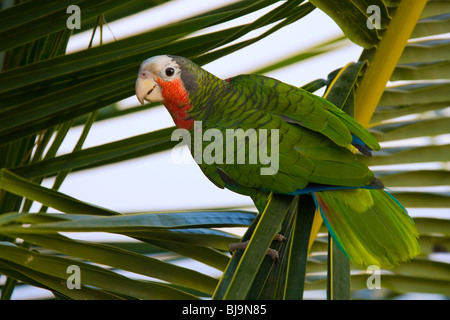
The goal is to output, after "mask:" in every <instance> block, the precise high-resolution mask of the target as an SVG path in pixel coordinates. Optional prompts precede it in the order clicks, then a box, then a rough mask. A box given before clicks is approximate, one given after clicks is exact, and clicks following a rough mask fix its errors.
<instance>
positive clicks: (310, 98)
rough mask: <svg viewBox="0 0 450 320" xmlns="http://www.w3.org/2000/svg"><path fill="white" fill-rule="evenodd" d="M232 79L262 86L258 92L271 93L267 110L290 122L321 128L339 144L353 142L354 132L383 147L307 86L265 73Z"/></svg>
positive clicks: (350, 118)
mask: <svg viewBox="0 0 450 320" xmlns="http://www.w3.org/2000/svg"><path fill="white" fill-rule="evenodd" d="M230 82H232V83H233V84H234V85H242V86H247V87H255V86H256V87H258V90H259V92H258V94H262V95H265V96H268V97H270V99H269V105H268V106H266V107H267V109H266V111H268V112H270V113H272V114H275V115H278V116H281V117H282V118H283V119H284V120H285V121H286V122H292V123H296V124H299V125H301V126H303V127H305V128H307V129H310V130H313V131H316V132H320V133H321V134H323V135H325V136H326V137H328V138H329V139H330V140H332V141H333V142H334V143H336V144H337V145H339V146H343V147H345V146H348V145H350V144H351V143H352V140H353V138H352V134H353V135H355V136H356V137H358V138H360V139H361V140H362V141H363V142H364V143H366V145H367V146H369V147H370V148H371V149H372V150H375V151H377V150H380V146H379V144H378V142H377V140H376V139H375V138H374V137H373V136H372V134H370V132H368V131H367V130H366V129H365V128H364V127H363V126H362V125H361V124H360V123H359V122H357V121H356V120H354V119H353V118H352V117H350V116H349V115H347V114H346V113H345V112H343V111H342V110H341V109H339V108H338V107H336V106H335V105H333V104H332V103H331V102H329V101H327V100H325V99H322V98H320V97H318V96H316V95H314V94H312V93H310V92H308V91H306V90H303V89H300V88H297V87H294V86H291V85H288V84H286V83H283V82H281V81H278V80H276V79H272V78H269V77H265V76H261V75H240V76H237V77H234V78H232V79H231V80H230Z"/></svg>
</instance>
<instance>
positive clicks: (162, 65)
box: [141, 55, 180, 75]
mask: <svg viewBox="0 0 450 320" xmlns="http://www.w3.org/2000/svg"><path fill="white" fill-rule="evenodd" d="M169 66H170V67H172V68H175V69H177V70H179V69H180V67H179V66H178V64H177V63H176V62H175V61H174V60H172V58H170V57H169V56H166V55H163V56H154V57H151V58H148V59H147V60H144V61H143V62H142V64H141V70H143V69H146V70H149V71H150V72H152V73H153V74H155V75H159V74H160V73H161V71H162V70H165V69H166V68H167V67H169Z"/></svg>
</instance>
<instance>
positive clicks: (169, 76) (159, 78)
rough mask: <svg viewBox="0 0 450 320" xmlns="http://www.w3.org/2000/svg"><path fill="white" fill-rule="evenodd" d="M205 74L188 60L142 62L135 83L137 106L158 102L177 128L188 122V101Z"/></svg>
mask: <svg viewBox="0 0 450 320" xmlns="http://www.w3.org/2000/svg"><path fill="white" fill-rule="evenodd" d="M204 72H205V71H204V70H203V69H201V68H200V67H199V66H197V65H196V64H194V63H193V62H191V61H190V60H188V59H186V58H183V57H179V56H173V55H161V56H155V57H151V58H149V59H147V60H145V61H144V62H142V64H141V67H140V69H139V74H138V78H137V80H136V97H137V98H138V100H139V102H140V103H141V104H144V100H146V101H149V102H162V103H163V104H164V105H165V106H166V108H167V109H168V110H169V112H170V113H171V115H172V117H173V118H174V120H175V123H176V124H177V125H178V126H179V127H185V126H186V125H187V124H184V123H183V121H184V120H186V119H188V118H189V115H188V114H187V112H188V111H189V110H190V109H191V108H192V104H191V102H190V97H191V98H192V97H193V96H194V95H195V94H196V92H197V91H198V87H199V84H198V82H199V76H200V75H201V74H202V73H204Z"/></svg>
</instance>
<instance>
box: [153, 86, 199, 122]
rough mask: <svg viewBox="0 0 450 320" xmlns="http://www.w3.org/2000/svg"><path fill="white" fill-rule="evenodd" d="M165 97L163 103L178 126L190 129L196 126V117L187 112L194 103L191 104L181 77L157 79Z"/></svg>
mask: <svg viewBox="0 0 450 320" xmlns="http://www.w3.org/2000/svg"><path fill="white" fill-rule="evenodd" d="M156 82H157V83H158V85H159V86H160V87H161V91H162V95H163V97H164V100H163V102H162V103H163V104H164V106H165V107H166V108H167V110H169V112H170V114H171V115H172V118H173V121H174V122H175V124H176V125H177V127H178V128H182V129H187V130H190V129H192V128H193V126H194V119H193V118H191V117H190V116H189V114H188V113H187V112H188V111H189V110H190V109H191V108H192V105H191V104H189V93H188V92H187V91H186V89H185V88H184V86H183V83H182V82H181V80H180V79H175V80H172V81H163V80H162V79H159V78H158V79H157V80H156Z"/></svg>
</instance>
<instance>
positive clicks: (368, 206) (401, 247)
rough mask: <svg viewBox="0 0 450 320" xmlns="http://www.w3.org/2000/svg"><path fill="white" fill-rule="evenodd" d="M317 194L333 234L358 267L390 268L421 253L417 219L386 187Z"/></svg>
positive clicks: (316, 198) (322, 211) (327, 224)
mask: <svg viewBox="0 0 450 320" xmlns="http://www.w3.org/2000/svg"><path fill="white" fill-rule="evenodd" d="M313 195H314V199H315V202H316V205H317V207H318V208H319V209H320V213H321V215H322V218H323V220H324V223H325V225H326V226H327V228H328V230H329V232H330V234H331V235H332V237H333V239H334V240H335V241H336V243H337V244H338V246H339V247H340V248H341V250H342V251H343V252H344V253H345V254H346V255H347V256H348V257H349V259H350V260H351V261H352V263H353V264H354V265H355V266H356V267H359V268H362V269H365V268H367V267H368V266H370V265H378V266H380V267H383V268H388V269H390V268H393V267H395V266H396V265H398V264H399V262H400V261H407V260H409V259H412V258H413V257H415V256H416V255H418V254H419V253H420V246H419V244H418V242H417V238H418V237H419V234H418V232H417V229H416V227H415V224H414V222H413V220H412V219H411V218H410V217H409V216H408V214H407V212H406V210H405V208H403V206H402V205H401V204H400V203H399V202H398V201H397V200H396V199H395V198H394V197H393V196H391V195H390V194H389V193H387V192H386V191H384V190H379V189H354V190H333V191H332V190H326V191H320V192H315V193H314V194H313Z"/></svg>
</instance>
